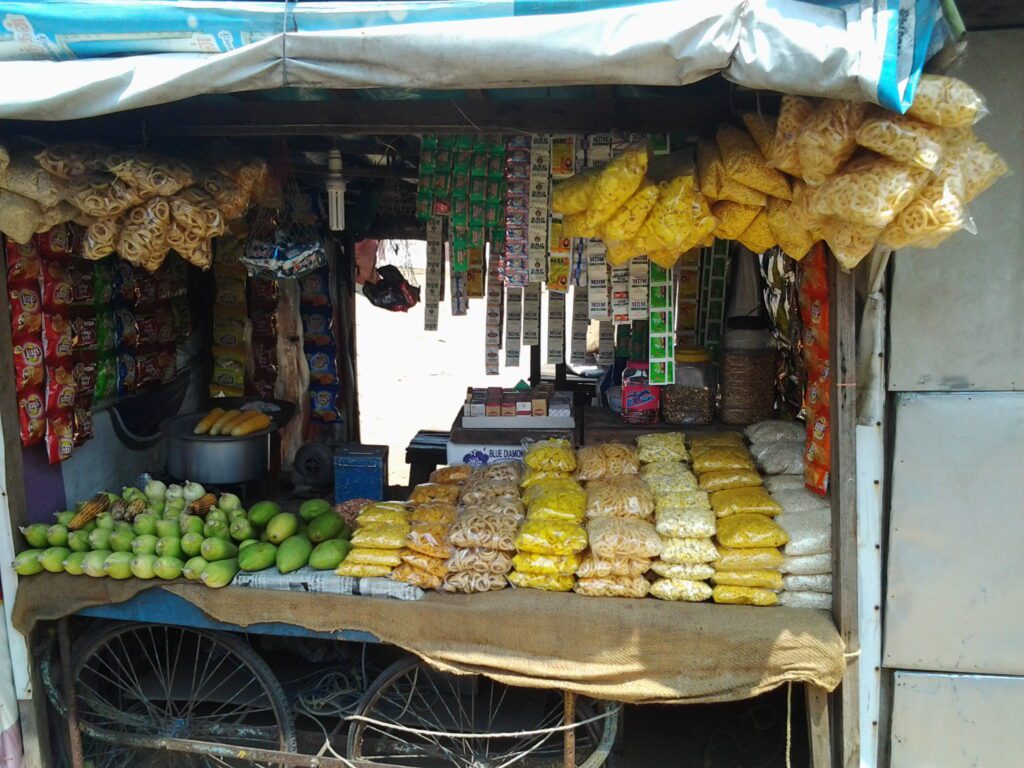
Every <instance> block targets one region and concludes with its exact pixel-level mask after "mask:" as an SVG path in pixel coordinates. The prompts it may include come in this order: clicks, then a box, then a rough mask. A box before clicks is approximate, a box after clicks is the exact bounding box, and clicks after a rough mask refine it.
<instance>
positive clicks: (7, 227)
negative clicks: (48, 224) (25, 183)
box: [0, 189, 43, 243]
mask: <svg viewBox="0 0 1024 768" xmlns="http://www.w3.org/2000/svg"><path fill="white" fill-rule="evenodd" d="M42 218H43V211H42V209H41V208H40V207H39V203H37V202H36V201H35V200H29V199H28V198H27V197H22V196H21V195H19V194H16V193H14V192H8V191H7V190H6V189H0V232H3V233H4V234H5V235H7V237H8V238H10V239H11V240H13V241H14V242H16V243H28V242H29V241H31V240H32V236H33V235H34V234H35V233H36V229H38V225H39V222H40V221H42Z"/></svg>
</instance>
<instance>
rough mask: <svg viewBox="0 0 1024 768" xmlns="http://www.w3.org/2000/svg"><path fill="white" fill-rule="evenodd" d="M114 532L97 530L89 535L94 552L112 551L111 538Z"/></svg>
mask: <svg viewBox="0 0 1024 768" xmlns="http://www.w3.org/2000/svg"><path fill="white" fill-rule="evenodd" d="M113 534H114V532H113V531H111V530H109V529H107V528H97V529H96V530H95V531H93V532H92V533H90V534H89V546H90V547H92V548H93V549H94V550H104V549H110V537H111V536H112V535H113Z"/></svg>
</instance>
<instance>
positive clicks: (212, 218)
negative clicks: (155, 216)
mask: <svg viewBox="0 0 1024 768" xmlns="http://www.w3.org/2000/svg"><path fill="white" fill-rule="evenodd" d="M171 216H173V217H174V221H175V223H176V224H177V225H178V226H179V227H180V228H181V229H182V230H183V231H185V232H193V233H195V234H196V235H198V236H200V237H203V238H206V237H220V236H221V235H223V234H224V232H225V230H226V229H227V225H226V224H225V222H224V216H223V215H222V214H221V212H220V208H218V207H217V203H216V201H214V199H213V198H212V197H211V196H210V195H208V194H207V193H206V192H204V191H203V190H201V189H199V188H198V187H186V188H185V189H183V190H181V192H179V193H178V194H176V195H174V196H173V197H172V198H171Z"/></svg>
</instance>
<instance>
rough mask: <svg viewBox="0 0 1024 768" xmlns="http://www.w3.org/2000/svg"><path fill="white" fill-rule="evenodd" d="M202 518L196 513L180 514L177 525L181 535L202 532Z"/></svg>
mask: <svg viewBox="0 0 1024 768" xmlns="http://www.w3.org/2000/svg"><path fill="white" fill-rule="evenodd" d="M204 525H205V523H204V522H203V518H201V517H199V516H198V515H182V516H181V517H180V518H179V520H178V527H179V528H180V529H181V533H182V535H184V534H186V533H202V532H203V526H204Z"/></svg>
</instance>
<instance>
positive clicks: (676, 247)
mask: <svg viewBox="0 0 1024 768" xmlns="http://www.w3.org/2000/svg"><path fill="white" fill-rule="evenodd" d="M659 188H660V192H659V195H658V202H657V204H656V205H655V206H654V209H653V210H652V211H651V213H650V215H649V216H648V217H647V221H646V222H644V225H643V227H642V228H641V229H640V233H639V235H638V238H639V239H641V240H642V242H643V243H644V246H645V247H644V249H643V250H642V251H641V252H640V253H641V254H642V253H651V252H656V251H666V252H670V253H674V254H676V255H678V254H682V253H685V252H686V251H688V250H690V249H691V248H693V247H694V246H695V245H697V244H698V243H700V242H702V241H703V240H704V238H705V237H707V236H708V235H709V234H711V233H712V232H713V231H714V229H715V224H716V222H715V217H714V216H713V215H712V214H711V209H710V208H708V203H707V199H706V198H705V197H704V195H702V194H701V192H700V190H699V189H697V185H696V180H695V178H694V175H693V173H692V172H691V173H688V174H682V175H679V176H676V177H675V178H673V179H671V180H670V181H667V182H663V183H662V184H660V185H659Z"/></svg>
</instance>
